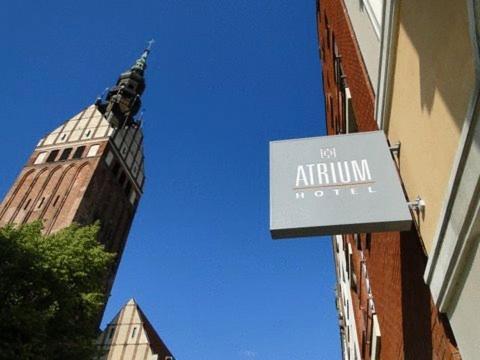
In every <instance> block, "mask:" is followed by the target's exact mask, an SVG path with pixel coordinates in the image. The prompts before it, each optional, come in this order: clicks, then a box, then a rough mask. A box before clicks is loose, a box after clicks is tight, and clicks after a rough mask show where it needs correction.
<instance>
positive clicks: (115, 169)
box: [112, 162, 120, 177]
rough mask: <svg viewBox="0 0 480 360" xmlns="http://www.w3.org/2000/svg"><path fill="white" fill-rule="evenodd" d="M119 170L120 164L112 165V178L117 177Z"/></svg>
mask: <svg viewBox="0 0 480 360" xmlns="http://www.w3.org/2000/svg"><path fill="white" fill-rule="evenodd" d="M119 170H120V163H118V162H115V163H114V164H113V167H112V173H113V176H115V177H116V176H117V175H118V171H119Z"/></svg>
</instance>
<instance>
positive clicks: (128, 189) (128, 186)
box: [125, 181, 132, 196]
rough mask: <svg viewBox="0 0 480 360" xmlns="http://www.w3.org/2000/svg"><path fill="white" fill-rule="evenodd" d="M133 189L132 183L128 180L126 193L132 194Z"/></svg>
mask: <svg viewBox="0 0 480 360" xmlns="http://www.w3.org/2000/svg"><path fill="white" fill-rule="evenodd" d="M131 190H132V183H131V182H130V181H127V186H125V195H127V196H128V195H130V191H131Z"/></svg>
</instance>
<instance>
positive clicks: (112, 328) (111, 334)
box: [108, 326, 115, 339]
mask: <svg viewBox="0 0 480 360" xmlns="http://www.w3.org/2000/svg"><path fill="white" fill-rule="evenodd" d="M114 333H115V326H112V327H111V328H110V334H108V338H109V339H111V338H113V334H114Z"/></svg>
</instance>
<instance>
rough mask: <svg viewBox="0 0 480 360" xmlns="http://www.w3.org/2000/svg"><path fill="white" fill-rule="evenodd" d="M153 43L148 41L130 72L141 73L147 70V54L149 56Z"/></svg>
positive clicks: (152, 40)
mask: <svg viewBox="0 0 480 360" xmlns="http://www.w3.org/2000/svg"><path fill="white" fill-rule="evenodd" d="M154 42H155V40H154V39H151V40H150V41H148V46H147V47H146V48H145V50H143V54H142V56H140V57H139V58H138V59H137V61H136V62H135V64H134V65H133V66H132V67H131V70H132V71H135V70H136V71H141V72H142V73H143V71H145V69H146V68H147V57H148V54H150V51H151V50H152V44H153V43H154Z"/></svg>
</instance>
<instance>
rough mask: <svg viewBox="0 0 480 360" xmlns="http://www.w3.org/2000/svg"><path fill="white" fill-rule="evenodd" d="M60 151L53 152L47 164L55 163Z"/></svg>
mask: <svg viewBox="0 0 480 360" xmlns="http://www.w3.org/2000/svg"><path fill="white" fill-rule="evenodd" d="M58 152H59V151H58V150H52V152H51V153H50V154H49V155H48V157H47V163H51V162H54V161H55V159H56V158H57V155H58Z"/></svg>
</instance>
